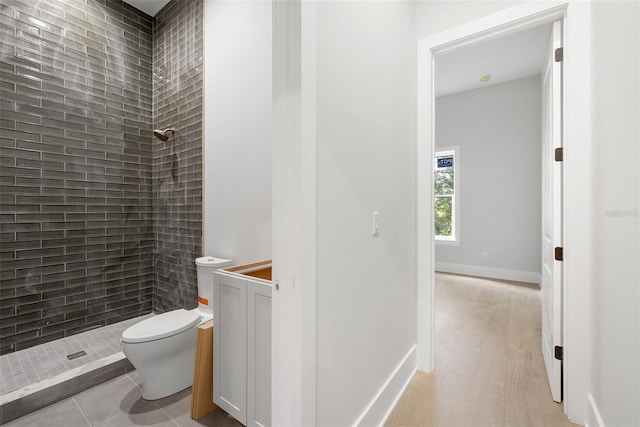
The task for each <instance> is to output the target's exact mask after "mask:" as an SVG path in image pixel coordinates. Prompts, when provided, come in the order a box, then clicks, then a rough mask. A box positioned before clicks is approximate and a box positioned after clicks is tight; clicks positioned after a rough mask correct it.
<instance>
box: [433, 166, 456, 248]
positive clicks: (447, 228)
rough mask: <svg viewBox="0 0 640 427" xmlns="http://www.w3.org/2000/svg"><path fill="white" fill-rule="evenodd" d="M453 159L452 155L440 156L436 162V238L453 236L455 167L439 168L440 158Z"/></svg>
mask: <svg viewBox="0 0 640 427" xmlns="http://www.w3.org/2000/svg"><path fill="white" fill-rule="evenodd" d="M445 157H452V156H451V155H447V156H439V157H437V158H436V162H435V174H434V194H435V200H434V210H435V212H434V219H435V231H436V236H447V237H451V236H453V197H454V170H453V166H449V167H438V161H437V159H438V158H445Z"/></svg>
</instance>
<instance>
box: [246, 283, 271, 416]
mask: <svg viewBox="0 0 640 427" xmlns="http://www.w3.org/2000/svg"><path fill="white" fill-rule="evenodd" d="M247 346H248V348H247V391H248V395H247V424H245V425H246V426H249V427H260V426H265V427H266V426H270V425H271V285H267V284H264V283H256V282H252V281H247Z"/></svg>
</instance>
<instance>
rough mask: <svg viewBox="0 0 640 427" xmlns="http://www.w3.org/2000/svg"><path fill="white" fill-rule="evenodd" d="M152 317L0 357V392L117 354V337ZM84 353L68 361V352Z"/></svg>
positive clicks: (21, 386)
mask: <svg viewBox="0 0 640 427" xmlns="http://www.w3.org/2000/svg"><path fill="white" fill-rule="evenodd" d="M150 316H152V315H151V314H147V315H144V316H141V317H135V318H133V319H129V320H125V321H123V322H118V323H114V324H111V325H108V326H103V327H101V328H97V329H92V330H90V331H87V332H83V333H81V334H77V335H72V336H70V337H66V338H62V339H59V340H55V341H51V342H48V343H44V344H40V345H37V346H35V347H31V348H27V349H25V350H20V351H17V352H15V353H9V354H5V355H2V356H0V372H2V375H0V395H5V394H7V393H10V392H13V391H16V390H19V389H21V388H23V387H26V386H28V385H30V384H34V383H37V382H39V381H43V380H46V379H49V378H53V377H55V376H57V375H60V374H62V373H64V372H66V371H68V370H70V369H73V368H77V367H80V366H84V365H86V364H87V363H89V362H93V361H96V360H99V359H101V358H103V357H106V356H109V355H112V354H115V353H118V352H119V351H121V350H122V346H121V344H120V336H121V335H122V332H123V331H124V330H125V329H127V328H128V327H129V326H131V325H134V324H135V323H137V322H139V321H141V320H143V319H146V318H147V317H150ZM79 351H85V352H86V353H87V354H86V355H84V356H81V357H78V358H77V359H72V360H69V359H68V358H67V355H68V354H73V353H76V352H79Z"/></svg>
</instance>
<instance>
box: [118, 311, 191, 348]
mask: <svg viewBox="0 0 640 427" xmlns="http://www.w3.org/2000/svg"><path fill="white" fill-rule="evenodd" d="M198 322H200V314H199V313H198V312H197V310H189V311H187V310H185V309H183V308H180V309H178V310H173V311H169V312H166V313H162V314H159V315H157V316H153V317H150V318H148V319H145V320H143V321H141V322H139V323H136V324H135V325H133V326H131V327H129V328H127V329H126V330H125V331H124V332H123V333H122V342H127V343H140V342H147V341H155V340H159V339H162V338H166V337H170V336H171V335H176V334H179V333H180V332H183V331H186V330H187V329H189V328H191V327H193V326H195V325H197V324H198Z"/></svg>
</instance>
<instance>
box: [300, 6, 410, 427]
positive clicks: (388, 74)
mask: <svg viewBox="0 0 640 427" xmlns="http://www.w3.org/2000/svg"><path fill="white" fill-rule="evenodd" d="M413 13H414V10H413V4H412V3H411V2H404V1H389V2H375V1H368V2H318V4H317V20H316V25H317V56H316V61H317V67H316V69H315V71H316V75H317V76H316V78H317V103H316V118H317V133H316V134H317V229H316V230H317V423H318V425H326V426H343V425H352V424H353V423H355V422H362V423H363V425H377V424H379V423H380V422H381V421H382V419H381V417H383V416H384V415H385V412H386V410H387V408H388V405H390V403H391V402H393V399H394V398H395V397H396V396H397V395H396V394H394V393H395V392H394V393H391V394H392V395H391V396H389V395H387V394H386V393H384V392H385V390H387V389H385V386H386V385H387V384H386V382H387V381H388V380H389V379H390V378H394V377H393V374H394V372H395V370H396V369H397V368H399V367H401V366H405V368H408V371H407V370H406V369H405V370H404V371H403V372H404V374H403V375H409V374H410V373H411V372H412V370H413V368H414V367H415V363H416V362H415V356H413V357H414V358H413V359H410V361H408V362H407V363H405V364H404V365H403V361H404V359H405V357H406V356H407V355H410V354H413V355H414V354H415V353H414V352H413V351H412V350H413V349H414V344H415V342H416V332H415V326H416V325H415V317H416V302H415V295H416V282H415V271H416V259H415V258H416V257H415V247H416V241H415V235H416V221H415V209H416V207H415V166H414V164H415V158H414V156H415V154H414V153H415V142H414V100H415V89H414V74H415V73H414V63H415V53H414V43H415V39H414V32H413V31H414V29H413V22H414V15H413ZM303 78H304V76H303ZM303 121H304V115H303ZM373 211H379V212H380V235H379V237H377V238H374V237H373V236H372V234H371V228H372V212H373ZM303 333H304V331H303ZM401 370H402V369H401ZM395 378H396V379H397V378H398V376H396V377H395ZM404 380H405V378H402V382H404ZM392 382H393V381H392ZM402 385H403V384H400V386H402ZM378 392H383V395H382V397H381V399H380V400H378V401H376V400H375V398H376V394H377V393H378ZM383 400H384V401H386V403H381V401H383ZM380 405H381V406H380ZM385 405H387V406H385ZM369 409H371V410H369ZM380 411H382V412H380ZM361 417H362V418H361Z"/></svg>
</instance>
